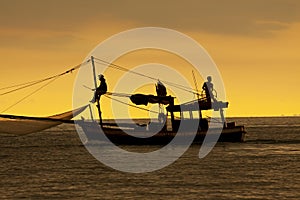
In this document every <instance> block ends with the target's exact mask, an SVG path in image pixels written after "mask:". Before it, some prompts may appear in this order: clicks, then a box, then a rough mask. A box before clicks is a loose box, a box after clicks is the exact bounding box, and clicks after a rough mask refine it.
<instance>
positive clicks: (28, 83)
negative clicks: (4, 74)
mask: <svg viewBox="0 0 300 200" xmlns="http://www.w3.org/2000/svg"><path fill="white" fill-rule="evenodd" d="M89 61H90V60H87V61H86V62H84V63H81V64H79V65H76V66H75V67H73V68H71V69H69V70H67V71H65V72H63V73H60V74H57V75H54V76H50V77H47V78H44V79H40V80H36V81H30V82H26V83H21V84H17V85H13V86H8V87H3V88H0V90H5V89H10V88H15V87H18V88H16V89H12V90H9V91H7V92H3V93H0V96H3V95H6V94H10V93H12V92H15V91H18V90H22V89H25V88H28V87H30V86H33V85H36V84H39V83H42V82H45V81H48V80H51V79H54V78H56V77H60V76H63V75H65V74H68V73H72V72H73V71H75V70H76V69H78V68H80V67H82V66H84V65H86V64H87V63H88V62H89ZM19 86H21V87H19Z"/></svg>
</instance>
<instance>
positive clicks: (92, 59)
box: [91, 56, 102, 127]
mask: <svg viewBox="0 0 300 200" xmlns="http://www.w3.org/2000/svg"><path fill="white" fill-rule="evenodd" d="M91 61H92V67H93V77H94V85H95V91H96V89H97V75H96V68H95V63H94V57H93V56H91ZM96 103H97V105H96V107H97V109H98V114H99V120H100V121H99V124H100V126H101V127H102V112H101V108H100V99H97V100H96Z"/></svg>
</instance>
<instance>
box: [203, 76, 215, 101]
mask: <svg viewBox="0 0 300 200" xmlns="http://www.w3.org/2000/svg"><path fill="white" fill-rule="evenodd" d="M202 89H203V90H204V92H205V96H206V99H207V101H208V102H209V103H211V100H213V102H216V101H217V99H216V98H215V97H214V94H213V91H214V84H213V83H212V78H211V76H208V77H207V82H204V84H203V86H202Z"/></svg>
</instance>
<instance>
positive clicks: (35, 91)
mask: <svg viewBox="0 0 300 200" xmlns="http://www.w3.org/2000/svg"><path fill="white" fill-rule="evenodd" d="M57 78H59V77H56V78H55V79H52V80H50V81H49V82H48V83H46V84H44V85H42V86H41V87H39V88H38V89H36V90H34V91H33V92H31V93H30V94H28V95H26V96H25V97H23V98H21V99H20V100H18V101H17V102H16V103H14V104H12V105H10V106H9V107H7V108H6V109H4V110H3V111H1V113H4V112H6V111H7V110H9V109H11V108H12V107H14V106H15V105H17V104H19V103H21V102H22V101H24V100H25V99H27V98H28V97H30V96H31V95H33V94H35V93H37V92H38V91H39V90H41V89H43V88H44V87H46V86H47V85H49V84H50V83H52V82H53V81H55V80H56V79H57Z"/></svg>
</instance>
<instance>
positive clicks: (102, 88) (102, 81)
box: [90, 74, 107, 103]
mask: <svg viewBox="0 0 300 200" xmlns="http://www.w3.org/2000/svg"><path fill="white" fill-rule="evenodd" d="M98 78H99V80H100V85H99V87H97V89H96V92H95V95H94V97H93V99H92V100H91V101H90V102H91V103H95V102H96V101H99V100H100V97H101V95H103V94H105V93H106V92H107V84H106V81H105V78H104V76H103V75H102V74H100V75H99V76H98Z"/></svg>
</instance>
